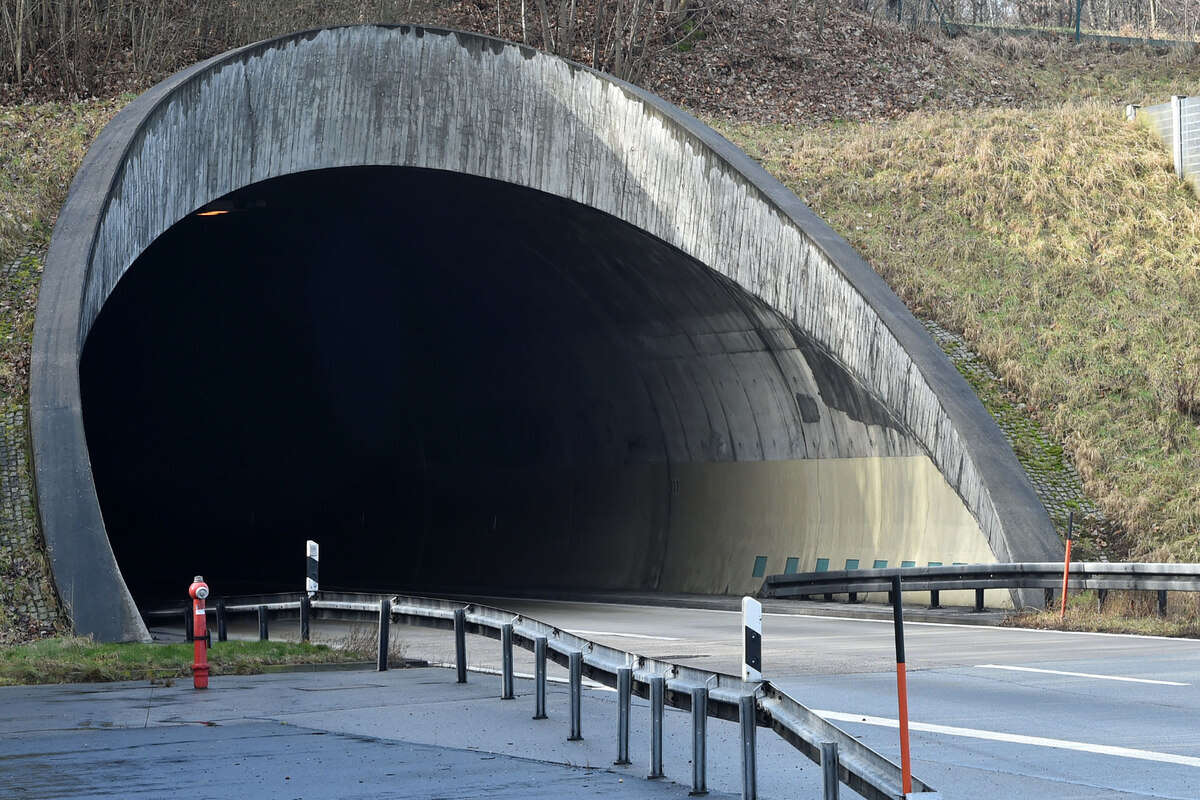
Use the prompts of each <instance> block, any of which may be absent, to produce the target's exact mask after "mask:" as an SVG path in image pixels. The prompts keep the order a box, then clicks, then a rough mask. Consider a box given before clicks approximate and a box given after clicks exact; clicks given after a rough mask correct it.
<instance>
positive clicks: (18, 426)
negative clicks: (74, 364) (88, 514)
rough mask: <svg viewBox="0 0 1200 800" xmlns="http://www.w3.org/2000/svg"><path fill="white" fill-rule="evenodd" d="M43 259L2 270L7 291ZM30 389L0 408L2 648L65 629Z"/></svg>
mask: <svg viewBox="0 0 1200 800" xmlns="http://www.w3.org/2000/svg"><path fill="white" fill-rule="evenodd" d="M40 261H41V254H40V253H35V252H32V251H28V252H26V253H24V254H22V255H21V257H20V258H18V259H17V260H16V261H14V262H12V263H11V264H9V265H7V266H6V267H5V268H4V269H3V270H0V285H2V286H3V287H4V288H6V289H7V288H8V287H9V285H10V283H11V282H12V280H13V278H14V277H15V276H16V274H17V273H19V272H21V271H23V270H28V269H30V268H33V269H37V270H38V271H40ZM28 403H29V396H28V389H27V388H26V391H25V392H24V393H23V396H21V397H5V398H4V399H3V406H2V408H0V423H2V428H0V644H8V643H13V642H20V641H25V640H28V639H31V638H36V637H38V636H46V635H49V634H53V633H57V632H60V631H61V630H62V613H61V609H60V606H59V601H58V596H57V594H56V593H55V590H54V583H53V581H52V579H51V576H50V566H49V563H48V561H47V558H46V548H45V545H44V543H43V540H42V535H41V529H40V526H39V524H38V519H37V513H36V508H35V505H34V489H33V475H32V472H31V464H30V459H29V423H28Z"/></svg>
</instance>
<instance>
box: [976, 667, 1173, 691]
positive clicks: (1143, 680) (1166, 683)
mask: <svg viewBox="0 0 1200 800" xmlns="http://www.w3.org/2000/svg"><path fill="white" fill-rule="evenodd" d="M975 669H1007V670H1012V671H1013V672H1041V673H1045V674H1046V675H1069V676H1070V677H1072V678H1097V679H1099V680H1102V681H1126V682H1128V683H1155V684H1158V685H1160V686H1191V684H1190V683H1180V682H1179V681H1156V680H1151V679H1150V678H1125V677H1122V676H1120V675H1096V674H1095V673H1092V672H1066V671H1064V670H1058V669H1038V668H1037V667H1013V666H1008V665H1006V664H976V665H975Z"/></svg>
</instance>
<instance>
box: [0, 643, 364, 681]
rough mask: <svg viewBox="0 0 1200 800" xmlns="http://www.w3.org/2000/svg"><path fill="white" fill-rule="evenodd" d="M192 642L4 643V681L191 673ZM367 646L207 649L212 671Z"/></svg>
mask: <svg viewBox="0 0 1200 800" xmlns="http://www.w3.org/2000/svg"><path fill="white" fill-rule="evenodd" d="M192 658H193V652H192V645H190V644H137V643H134V644H98V643H96V642H93V641H92V640H90V639H84V638H79V637H73V638H54V639H43V640H41V641H38V642H33V643H31V644H26V645H21V646H19V647H0V686H14V685H18V684H31V683H84V682H93V681H129V680H147V679H151V678H154V679H159V680H165V679H170V678H187V677H190V676H191V674H192V669H191V668H192ZM363 659H364V654H363V652H361V651H359V650H352V649H335V648H332V647H329V646H327V645H323V644H299V643H294V642H221V643H219V644H214V645H213V647H212V648H210V649H209V651H208V663H209V667H210V669H211V670H212V673H211V674H213V675H254V674H257V673H259V672H262V671H263V669H264V668H265V667H268V666H271V665H276V664H330V663H344V662H350V661H362V660H363Z"/></svg>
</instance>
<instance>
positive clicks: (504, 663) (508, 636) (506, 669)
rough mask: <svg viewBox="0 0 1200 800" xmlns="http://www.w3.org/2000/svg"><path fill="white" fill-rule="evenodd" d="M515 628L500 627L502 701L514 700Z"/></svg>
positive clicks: (505, 625) (510, 626)
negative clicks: (513, 639)
mask: <svg viewBox="0 0 1200 800" xmlns="http://www.w3.org/2000/svg"><path fill="white" fill-rule="evenodd" d="M512 633H513V626H512V625H511V624H507V623H506V624H504V625H501V626H500V699H501V700H512V699H513V649H512Z"/></svg>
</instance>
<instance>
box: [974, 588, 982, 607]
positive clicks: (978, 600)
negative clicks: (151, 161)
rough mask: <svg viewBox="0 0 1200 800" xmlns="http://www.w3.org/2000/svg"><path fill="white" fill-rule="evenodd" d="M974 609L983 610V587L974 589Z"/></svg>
mask: <svg viewBox="0 0 1200 800" xmlns="http://www.w3.org/2000/svg"><path fill="white" fill-rule="evenodd" d="M975 610H976V611H980V612H982V611H983V589H976V590H975Z"/></svg>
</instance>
